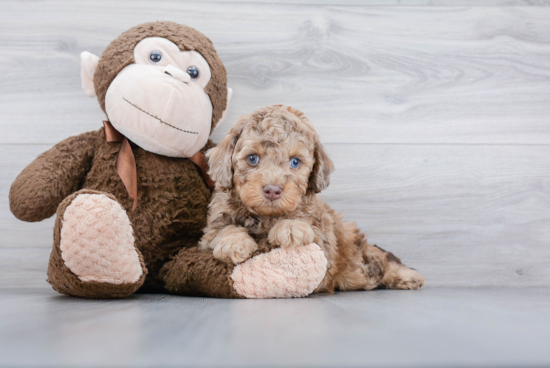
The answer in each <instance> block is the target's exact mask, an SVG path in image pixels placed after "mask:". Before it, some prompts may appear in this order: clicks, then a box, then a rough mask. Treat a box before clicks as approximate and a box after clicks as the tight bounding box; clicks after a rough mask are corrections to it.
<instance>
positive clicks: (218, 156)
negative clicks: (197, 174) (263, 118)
mask: <svg viewBox="0 0 550 368" xmlns="http://www.w3.org/2000/svg"><path fill="white" fill-rule="evenodd" d="M245 124H246V119H243V118H241V120H239V121H238V122H237V123H236V124H235V125H234V126H233V128H231V130H230V131H229V133H227V135H226V136H225V138H224V139H222V141H221V142H220V144H218V145H217V146H216V147H214V148H211V149H209V150H208V152H206V158H208V165H209V169H208V175H210V177H211V178H212V180H214V181H215V182H216V187H221V188H224V189H229V188H231V187H232V186H233V160H232V156H233V151H234V150H235V146H236V144H237V141H238V140H239V137H240V136H241V133H242V131H243V128H244V125H245Z"/></svg>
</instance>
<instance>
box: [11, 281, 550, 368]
mask: <svg viewBox="0 0 550 368" xmlns="http://www.w3.org/2000/svg"><path fill="white" fill-rule="evenodd" d="M549 343H550V289H549V288H534V287H532V288H523V289H520V288H429V287H428V288H424V289H422V290H419V291H390V290H376V291H371V292H346V293H336V294H334V295H313V296H310V297H308V298H304V299H286V300H223V299H208V298H192V297H178V296H170V295H136V296H133V297H131V298H128V299H124V300H110V301H101V300H92V301H91V300H83V299H77V298H69V297H64V296H61V295H58V294H56V293H55V292H54V291H50V290H45V289H27V290H11V289H0V365H1V366H51V367H66V366H67V367H76V366H100V365H101V366H105V365H106V366H154V367H163V366H183V367H186V366H223V367H242V366H247V367H248V366H249V367H279V366H292V367H295V366H325V367H346V366H350V367H351V366H373V367H376V366H380V367H392V366H395V367H400V366H418V367H443V366H455V367H460V366H476V367H477V366H494V367H496V366H498V367H504V366H510V367H512V366H521V367H528V366H549V365H550V349H549V346H550V344H549Z"/></svg>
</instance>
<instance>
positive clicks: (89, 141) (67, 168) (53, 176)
mask: <svg viewBox="0 0 550 368" xmlns="http://www.w3.org/2000/svg"><path fill="white" fill-rule="evenodd" d="M98 134H99V132H98V131H96V132H88V133H84V134H81V135H78V136H75V137H71V138H68V139H65V140H64V141H62V142H60V143H58V144H56V145H55V146H53V147H52V148H51V149H49V150H48V151H46V152H44V153H42V154H41V155H40V156H38V157H37V158H36V159H35V160H34V161H33V162H31V163H30V164H29V166H27V167H26V168H25V169H24V170H23V171H22V172H21V174H19V176H18V177H17V178H16V179H15V181H14V182H13V184H12V185H11V188H10V209H11V212H12V213H13V214H14V215H15V217H17V218H18V219H20V220H23V221H29V222H34V221H42V220H44V219H46V218H48V217H51V216H52V215H53V214H55V211H56V210H57V206H58V205H59V204H60V203H61V202H62V201H63V199H65V197H67V196H68V195H69V194H71V193H73V192H75V191H77V190H78V189H79V188H80V186H81V185H82V182H83V180H84V178H85V176H86V173H87V172H88V171H89V169H90V166H91V163H92V159H93V156H94V150H95V145H96V141H97V139H98Z"/></svg>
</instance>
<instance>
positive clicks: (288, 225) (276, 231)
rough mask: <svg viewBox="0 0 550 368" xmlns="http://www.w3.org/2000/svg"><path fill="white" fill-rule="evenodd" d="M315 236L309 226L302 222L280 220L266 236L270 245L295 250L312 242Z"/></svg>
mask: <svg viewBox="0 0 550 368" xmlns="http://www.w3.org/2000/svg"><path fill="white" fill-rule="evenodd" d="M314 237H315V234H314V233H313V229H312V228H311V225H310V224H308V223H307V222H305V221H302V220H281V221H279V222H277V223H276V224H275V226H273V227H272V228H271V230H270V231H269V234H268V235H267V241H268V242H269V244H271V245H279V246H281V247H282V248H296V247H299V246H301V245H307V244H310V243H312V242H313V239H314Z"/></svg>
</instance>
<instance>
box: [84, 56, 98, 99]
mask: <svg viewBox="0 0 550 368" xmlns="http://www.w3.org/2000/svg"><path fill="white" fill-rule="evenodd" d="M98 63H99V57H98V56H96V55H94V54H92V53H89V52H88V51H84V52H83V53H81V54H80V66H81V69H80V77H81V78H82V89H83V90H84V93H86V95H88V96H90V97H95V96H96V94H95V87H94V73H95V70H96V68H97V64H98Z"/></svg>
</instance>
